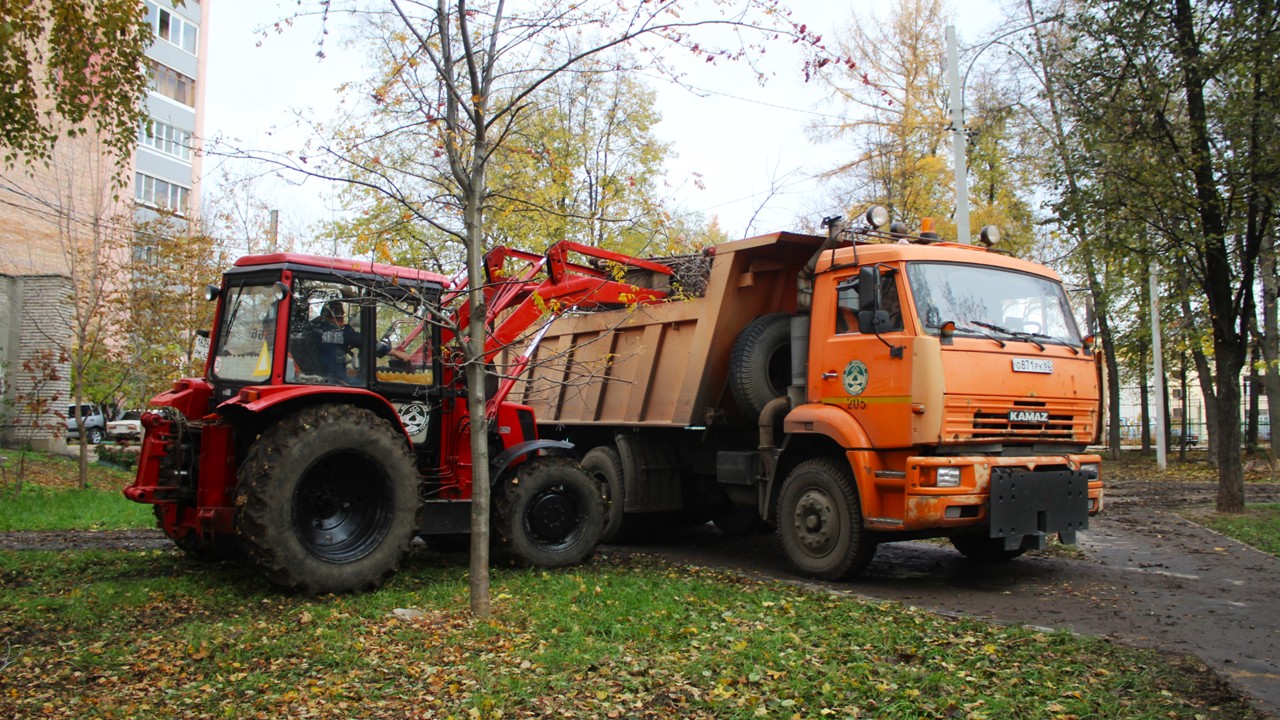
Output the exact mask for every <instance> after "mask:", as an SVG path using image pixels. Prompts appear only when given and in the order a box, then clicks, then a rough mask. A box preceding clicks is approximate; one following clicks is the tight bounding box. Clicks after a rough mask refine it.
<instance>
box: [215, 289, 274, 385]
mask: <svg viewBox="0 0 1280 720" xmlns="http://www.w3.org/2000/svg"><path fill="white" fill-rule="evenodd" d="M273 290H274V289H273V287H272V286H271V285H238V286H232V287H229V288H227V290H226V297H225V299H224V301H223V307H222V312H223V316H224V319H223V320H222V331H221V332H220V333H219V336H218V338H217V343H218V345H217V355H215V356H214V358H213V375H214V377H216V378H218V379H219V380H226V381H230V382H245V383H267V382H270V381H271V361H272V358H273V356H274V353H275V348H274V345H275V337H276V333H275V331H276V308H277V303H276V299H275V295H274V292H273Z"/></svg>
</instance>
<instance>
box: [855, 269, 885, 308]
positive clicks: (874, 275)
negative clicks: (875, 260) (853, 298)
mask: <svg viewBox="0 0 1280 720" xmlns="http://www.w3.org/2000/svg"><path fill="white" fill-rule="evenodd" d="M879 309H880V268H878V267H876V266H875V265H867V266H865V267H862V268H859V269H858V310H859V311H860V312H866V311H868V310H879Z"/></svg>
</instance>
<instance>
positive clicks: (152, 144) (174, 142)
mask: <svg viewBox="0 0 1280 720" xmlns="http://www.w3.org/2000/svg"><path fill="white" fill-rule="evenodd" d="M138 144H139V145H145V146H146V147H149V148H151V149H152V150H157V151H159V152H162V153H164V154H165V155H172V156H173V157H176V158H178V159H179V160H186V161H188V162H190V161H191V133H189V132H187V131H186V130H180V129H178V128H176V127H174V126H172V125H170V124H168V123H162V122H160V121H159V120H151V121H150V122H148V121H147V120H143V121H142V123H141V124H140V125H139V127H138Z"/></svg>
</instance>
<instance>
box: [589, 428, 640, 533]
mask: <svg viewBox="0 0 1280 720" xmlns="http://www.w3.org/2000/svg"><path fill="white" fill-rule="evenodd" d="M582 469H583V470H586V471H587V474H588V475H590V476H591V477H592V478H593V479H595V481H596V485H598V486H599V488H600V494H601V495H602V496H603V498H604V528H603V529H602V530H601V531H600V542H605V543H611V542H625V541H627V540H630V539H632V538H633V537H635V535H636V534H637V528H636V519H635V518H634V517H632V516H628V515H627V514H626V513H625V512H623V510H624V505H625V503H626V492H627V490H626V485H625V483H624V480H623V478H624V471H623V469H622V456H621V455H619V454H618V451H617V450H616V449H614V448H613V447H610V446H607V445H601V446H599V447H594V448H591V449H590V450H588V451H587V454H586V455H584V456H583V457H582Z"/></svg>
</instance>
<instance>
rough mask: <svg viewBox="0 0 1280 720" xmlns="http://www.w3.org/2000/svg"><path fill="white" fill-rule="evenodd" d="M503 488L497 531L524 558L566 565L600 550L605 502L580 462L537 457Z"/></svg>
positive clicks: (547, 564) (512, 474)
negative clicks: (597, 548) (598, 548)
mask: <svg viewBox="0 0 1280 720" xmlns="http://www.w3.org/2000/svg"><path fill="white" fill-rule="evenodd" d="M500 487H501V492H502V502H501V503H500V505H499V508H498V509H499V513H498V528H499V531H500V532H501V533H502V536H503V537H504V538H506V540H507V541H508V542H510V543H511V549H512V550H513V551H514V552H515V554H516V555H517V556H518V557H519V558H520V559H521V560H523V561H525V562H527V563H530V564H532V565H537V566H541V567H562V566H565V565H576V564H578V563H580V562H582V561H584V560H586V559H587V558H589V557H591V554H592V553H594V552H595V550H596V545H598V544H599V543H600V534H601V531H602V530H603V529H604V515H605V509H604V498H603V497H602V495H601V492H600V486H599V485H598V484H597V483H596V481H595V480H594V479H593V478H592V477H591V476H590V475H588V474H587V473H586V471H584V470H583V469H582V467H581V466H580V465H578V464H577V463H576V462H573V461H572V460H569V459H568V458H562V457H537V458H533V459H531V460H528V461H526V462H523V463H521V464H520V465H519V466H517V467H516V468H514V470H513V471H512V472H510V473H509V477H508V478H507V479H506V481H505V482H504V483H503V485H501V486H500Z"/></svg>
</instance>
